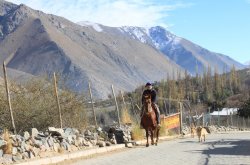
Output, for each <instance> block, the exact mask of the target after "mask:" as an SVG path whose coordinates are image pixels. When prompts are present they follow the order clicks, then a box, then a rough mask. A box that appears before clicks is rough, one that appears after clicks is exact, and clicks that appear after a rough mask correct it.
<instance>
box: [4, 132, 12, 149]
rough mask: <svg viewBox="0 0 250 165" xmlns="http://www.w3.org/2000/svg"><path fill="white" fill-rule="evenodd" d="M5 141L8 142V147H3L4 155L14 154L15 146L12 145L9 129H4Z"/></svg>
mask: <svg viewBox="0 0 250 165" xmlns="http://www.w3.org/2000/svg"><path fill="white" fill-rule="evenodd" d="M3 140H4V141H6V145H4V147H3V153H4V154H12V148H13V146H12V143H11V139H10V134H9V132H8V130H7V129H4V133H3Z"/></svg>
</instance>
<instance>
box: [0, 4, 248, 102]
mask: <svg viewBox="0 0 250 165" xmlns="http://www.w3.org/2000/svg"><path fill="white" fill-rule="evenodd" d="M3 61H6V63H7V68H8V71H9V72H11V75H14V77H16V76H19V79H22V77H23V76H21V78H20V75H26V77H33V76H44V75H49V76H51V75H52V74H53V72H56V73H58V74H59V75H60V76H61V79H64V81H65V82H64V84H65V85H66V86H67V87H68V88H70V89H71V90H73V91H76V92H84V93H87V91H88V82H89V81H90V82H91V83H92V90H93V94H94V96H95V97H96V98H107V97H108V95H110V94H111V88H110V86H111V84H113V85H114V86H115V88H116V89H117V90H123V91H131V90H133V89H135V88H136V87H138V85H142V84H144V83H145V82H148V81H150V82H153V81H159V80H161V79H164V78H166V77H167V76H171V78H176V76H177V74H179V75H181V76H182V75H184V71H185V70H187V71H188V72H189V73H191V74H195V73H196V72H198V73H202V72H203V69H204V68H207V67H211V68H216V69H217V70H218V71H219V72H222V71H225V69H227V70H228V69H230V68H231V67H232V66H233V65H234V66H235V67H236V68H237V69H241V68H243V67H244V66H243V65H242V64H240V63H238V62H236V61H234V60H233V59H231V58H229V57H228V56H225V55H222V54H218V53H214V52H210V51H208V50H206V49H204V48H202V47H200V46H198V45H196V44H194V43H192V42H190V41H188V40H186V39H183V38H180V37H177V36H175V35H174V34H171V33H170V32H168V31H167V30H166V29H164V28H162V27H159V26H156V27H151V28H141V27H125V26H124V27H107V26H103V25H99V24H94V23H90V22H79V23H78V24H76V23H73V22H71V21H69V20H67V19H65V18H62V17H59V16H55V15H51V14H45V13H43V12H42V11H37V10H33V9H31V8H29V7H27V6H25V5H23V4H21V5H15V4H12V3H9V2H6V1H4V0H0V62H3Z"/></svg>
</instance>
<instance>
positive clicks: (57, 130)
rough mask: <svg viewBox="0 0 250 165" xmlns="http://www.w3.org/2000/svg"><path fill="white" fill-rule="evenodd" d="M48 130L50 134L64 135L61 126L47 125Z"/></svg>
mask: <svg viewBox="0 0 250 165" xmlns="http://www.w3.org/2000/svg"><path fill="white" fill-rule="evenodd" d="M48 131H49V133H50V134H51V136H62V137H63V136H64V131H63V129H61V128H55V127H49V128H48Z"/></svg>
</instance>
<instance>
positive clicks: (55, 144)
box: [53, 143, 60, 152]
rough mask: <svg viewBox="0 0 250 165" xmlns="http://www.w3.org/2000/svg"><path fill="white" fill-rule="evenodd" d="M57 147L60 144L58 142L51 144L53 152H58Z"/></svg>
mask: <svg viewBox="0 0 250 165" xmlns="http://www.w3.org/2000/svg"><path fill="white" fill-rule="evenodd" d="M59 148H60V144H59V143H54V145H53V149H54V151H55V152H58V151H59Z"/></svg>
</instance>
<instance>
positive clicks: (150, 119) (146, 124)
mask: <svg viewBox="0 0 250 165" xmlns="http://www.w3.org/2000/svg"><path fill="white" fill-rule="evenodd" d="M143 97H144V103H143V108H142V111H143V112H142V118H141V124H142V127H143V128H144V129H145V131H146V137H147V144H146V147H148V146H149V144H148V137H149V134H150V137H151V144H152V145H154V144H155V145H157V142H158V140H159V128H158V127H157V122H156V113H155V109H154V108H153V107H154V106H152V102H151V95H145V96H143ZM155 136H156V141H155V142H154V137H155Z"/></svg>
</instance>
